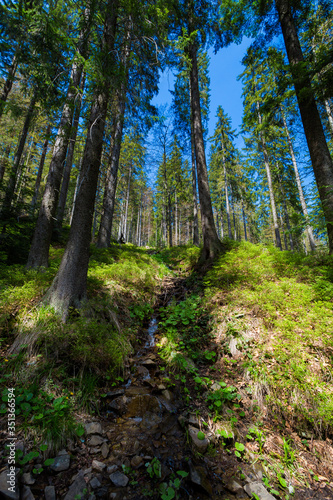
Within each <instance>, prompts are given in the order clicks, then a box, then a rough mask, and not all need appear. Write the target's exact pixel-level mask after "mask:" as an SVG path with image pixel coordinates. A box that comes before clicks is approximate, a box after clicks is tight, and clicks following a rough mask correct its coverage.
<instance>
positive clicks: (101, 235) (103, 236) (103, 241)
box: [97, 88, 126, 248]
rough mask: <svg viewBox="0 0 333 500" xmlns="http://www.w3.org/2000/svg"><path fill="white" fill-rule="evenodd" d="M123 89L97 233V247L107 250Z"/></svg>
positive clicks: (118, 149)
mask: <svg viewBox="0 0 333 500" xmlns="http://www.w3.org/2000/svg"><path fill="white" fill-rule="evenodd" d="M125 93H126V90H125V88H124V89H123V92H121V93H120V95H119V97H118V99H117V112H116V116H115V127H114V138H113V141H112V142H113V146H112V148H111V154H110V157H109V165H108V176H107V180H106V185H105V190H104V197H103V209H102V216H101V222H100V226H99V231H98V239H97V246H98V247H99V248H107V247H108V246H110V242H111V232H112V221H113V214H114V205H115V198H116V190H117V181H118V168H119V158H120V150H121V141H122V136H123V126H124V116H125V102H126V101H125Z"/></svg>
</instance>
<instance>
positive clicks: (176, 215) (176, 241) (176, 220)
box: [175, 192, 178, 246]
mask: <svg viewBox="0 0 333 500" xmlns="http://www.w3.org/2000/svg"><path fill="white" fill-rule="evenodd" d="M175 245H176V246H177V245H178V203H177V192H176V193H175Z"/></svg>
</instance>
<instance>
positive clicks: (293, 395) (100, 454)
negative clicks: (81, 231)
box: [0, 239, 333, 500]
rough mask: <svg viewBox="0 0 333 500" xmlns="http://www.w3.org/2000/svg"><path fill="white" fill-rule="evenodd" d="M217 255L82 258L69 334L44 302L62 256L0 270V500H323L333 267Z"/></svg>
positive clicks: (263, 251)
mask: <svg viewBox="0 0 333 500" xmlns="http://www.w3.org/2000/svg"><path fill="white" fill-rule="evenodd" d="M223 245H224V252H223V254H222V255H221V256H220V257H219V258H218V259H217V260H216V261H215V262H214V264H213V265H210V266H207V267H206V268H204V267H198V266H197V265H196V264H197V260H198V258H199V249H198V248H197V247H190V246H183V247H181V246H180V247H173V248H169V249H164V250H161V251H158V250H157V249H153V248H151V249H147V250H144V249H142V248H139V247H135V246H133V245H130V244H126V245H118V244H114V245H113V246H111V248H110V249H107V250H97V249H96V248H95V247H93V246H92V247H91V257H90V263H89V272H88V297H89V300H88V301H86V303H85V304H84V306H83V307H82V308H81V309H79V310H78V309H74V308H72V309H71V311H70V315H69V319H68V320H67V322H66V323H63V322H62V321H61V319H60V317H59V316H58V315H57V314H55V312H54V310H53V309H52V308H50V307H49V306H47V305H42V304H41V303H40V299H41V298H42V297H43V295H44V293H45V291H46V290H47V288H48V287H49V285H50V283H51V281H52V279H53V277H54V275H55V274H56V271H57V267H58V265H59V262H60V260H61V256H62V253H63V249H62V248H61V247H60V246H59V247H57V248H53V249H52V254H51V266H50V267H49V268H48V269H47V270H46V271H45V272H43V273H38V272H37V271H32V270H29V271H25V270H24V268H23V266H21V265H12V266H3V267H2V268H1V292H0V294H1V308H2V314H1V338H2V339H3V340H2V343H1V371H2V376H1V383H2V386H3V387H4V389H3V391H2V406H1V428H2V429H7V425H8V424H7V422H8V412H7V409H8V405H9V404H12V402H13V401H14V396H12V394H14V395H15V406H16V421H15V429H14V427H12V428H13V429H14V430H15V437H17V442H16V459H17V466H18V467H19V469H20V473H19V474H17V477H19V480H20V495H21V496H18V493H17V489H16V496H15V495H14V494H13V495H14V496H8V491H7V493H5V491H6V490H5V488H7V486H6V484H5V481H6V478H5V476H4V474H5V472H2V473H1V475H0V491H1V492H2V495H5V496H4V498H27V499H33V498H36V499H39V498H46V499H47V500H50V499H52V498H57V499H60V498H61V499H62V498H65V499H66V500H69V499H74V498H82V499H83V498H89V499H92V498H115V499H125V498H127V499H143V498H156V499H160V498H161V499H162V500H166V499H172V498H179V499H183V498H184V499H186V498H195V499H204V498H214V499H215V498H216V499H217V498H223V499H224V500H227V499H228V500H232V499H234V498H253V499H255V498H259V499H261V500H264V499H269V498H281V499H288V498H289V499H291V498H295V499H299V500H301V499H307V498H309V499H310V498H313V499H315V498H316V499H330V498H333V465H332V456H333V445H332V438H333V432H332V431H333V417H332V415H333V382H332V375H333V368H332V362H333V334H332V332H333V310H332V301H333V284H332V281H333V275H332V269H333V268H332V257H329V256H327V255H326V254H320V253H319V252H317V253H316V254H314V255H311V256H305V255H303V254H299V253H291V252H281V251H280V250H278V249H276V248H274V247H272V246H263V245H253V244H251V243H245V242H242V243H238V242H232V241H231V240H228V239H226V240H224V242H223ZM9 389H14V391H10V390H9ZM1 440H2V444H3V446H2V452H1V453H2V458H3V462H4V464H5V462H6V461H7V460H8V459H7V458H6V451H5V445H6V444H7V445H8V444H9V442H8V436H7V434H6V433H3V434H2V439H1ZM8 453H9V457H10V456H11V455H10V453H11V449H10V448H9V449H8ZM3 471H4V469H3ZM6 495H7V497H6ZM52 495H53V496H52ZM54 495H56V496H54ZM251 495H252V496H251Z"/></svg>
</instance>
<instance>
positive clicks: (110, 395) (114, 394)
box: [106, 389, 125, 399]
mask: <svg viewBox="0 0 333 500" xmlns="http://www.w3.org/2000/svg"><path fill="white" fill-rule="evenodd" d="M124 393H125V390H124V389H116V390H114V391H110V392H107V393H106V397H107V398H109V399H112V398H116V397H117V396H122V395H123V394H124Z"/></svg>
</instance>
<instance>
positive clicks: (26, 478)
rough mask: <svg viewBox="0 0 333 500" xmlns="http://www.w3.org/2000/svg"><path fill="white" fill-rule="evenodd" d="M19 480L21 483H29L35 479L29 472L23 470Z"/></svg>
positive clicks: (32, 482) (33, 482)
mask: <svg viewBox="0 0 333 500" xmlns="http://www.w3.org/2000/svg"><path fill="white" fill-rule="evenodd" d="M21 481H22V483H23V484H27V485H30V484H35V482H36V479H35V478H34V477H32V474H31V472H25V473H24V474H22V478H21Z"/></svg>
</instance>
